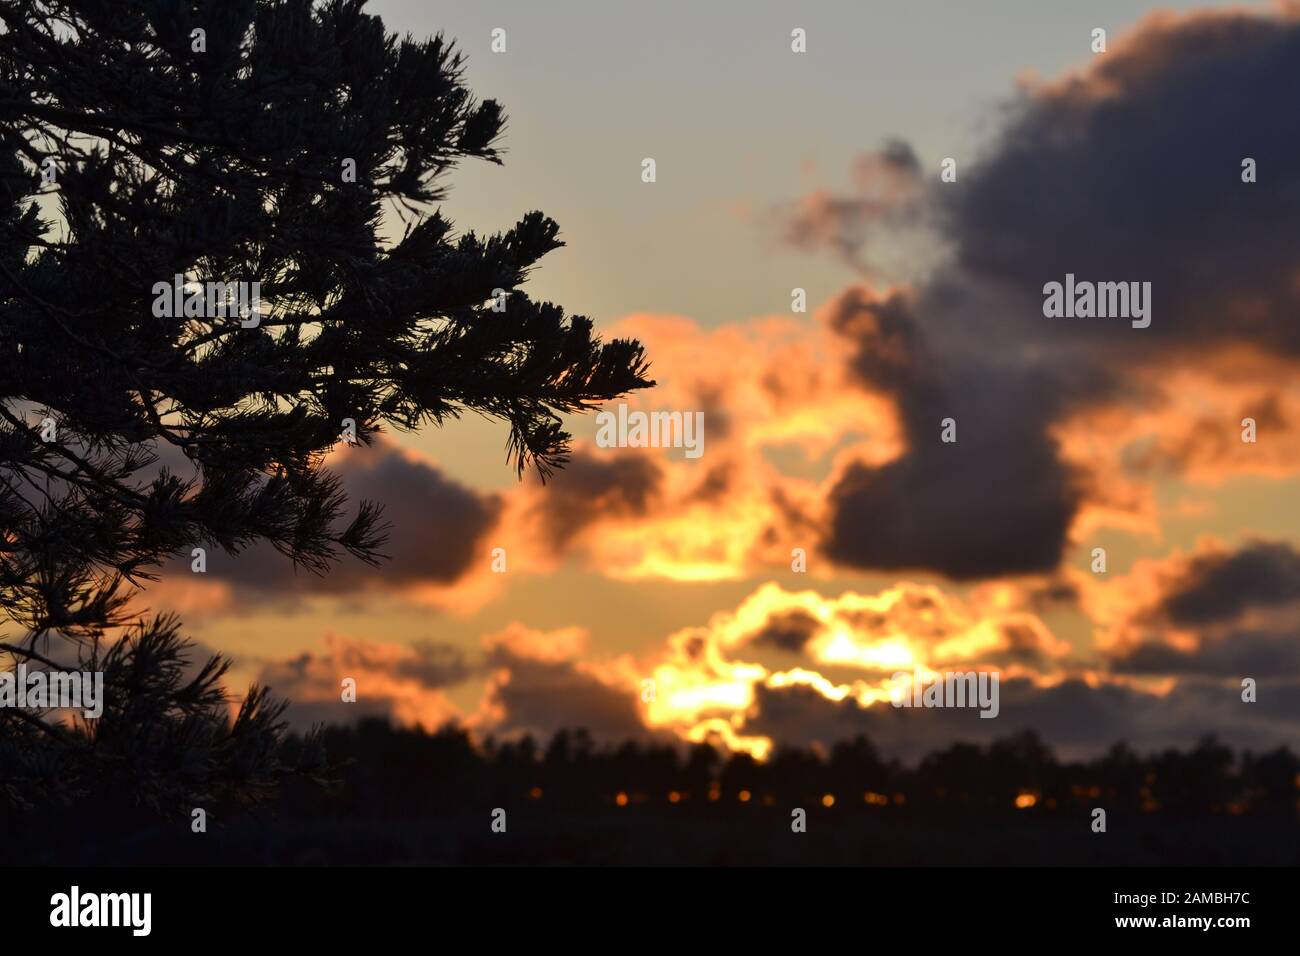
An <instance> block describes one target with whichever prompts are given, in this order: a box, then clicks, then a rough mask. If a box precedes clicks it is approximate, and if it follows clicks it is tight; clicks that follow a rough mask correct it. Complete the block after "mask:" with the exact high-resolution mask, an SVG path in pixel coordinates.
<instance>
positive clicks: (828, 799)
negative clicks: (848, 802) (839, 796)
mask: <svg viewBox="0 0 1300 956" xmlns="http://www.w3.org/2000/svg"><path fill="white" fill-rule="evenodd" d="M822 806H823V807H833V806H835V795H834V794H833V793H827V794H824V795H823V796H822Z"/></svg>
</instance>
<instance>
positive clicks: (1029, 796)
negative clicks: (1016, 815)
mask: <svg viewBox="0 0 1300 956" xmlns="http://www.w3.org/2000/svg"><path fill="white" fill-rule="evenodd" d="M1037 803H1038V794H1036V793H1029V792H1028V791H1021V793H1020V794H1019V795H1018V796H1017V797H1016V807H1017V809H1020V810H1028V809H1029V808H1030V807H1032V806H1034V805H1035V804H1037Z"/></svg>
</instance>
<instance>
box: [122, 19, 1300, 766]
mask: <svg viewBox="0 0 1300 956" xmlns="http://www.w3.org/2000/svg"><path fill="white" fill-rule="evenodd" d="M370 9H371V12H373V13H376V14H378V15H380V16H382V17H383V19H384V21H385V23H386V24H387V26H388V28H389V29H390V30H393V31H396V32H399V33H405V32H410V33H413V34H416V35H419V36H424V35H428V34H431V33H435V32H438V31H440V30H441V31H443V32H445V33H446V34H447V35H448V36H449V37H453V38H455V39H456V40H457V42H458V44H459V46H460V48H461V49H462V51H463V52H464V53H465V55H466V57H467V64H466V77H467V80H468V85H469V87H470V88H471V89H472V90H473V91H474V92H475V93H476V95H478V96H481V97H484V98H488V97H490V98H495V99H498V100H500V101H501V102H502V104H503V105H504V107H505V110H506V113H507V116H508V118H509V122H508V126H507V130H506V134H505V139H504V147H505V150H506V152H505V162H504V165H502V166H495V165H490V164H487V163H481V164H475V165H468V166H464V167H462V168H460V169H457V170H455V171H453V172H452V173H451V174H450V176H449V177H448V179H447V180H446V182H445V185H446V186H447V187H448V189H449V194H448V199H447V201H446V202H445V204H444V205H443V207H442V210H443V213H444V215H446V216H448V217H449V218H451V219H452V220H453V221H454V222H455V223H456V225H457V228H458V229H460V230H462V231H468V230H471V229H472V230H475V231H477V232H480V233H483V232H487V233H491V232H496V231H499V230H503V229H505V228H508V227H509V226H511V225H512V224H513V223H514V222H515V221H517V219H518V218H519V217H521V216H522V215H523V214H524V213H525V212H527V211H529V210H531V209H541V210H543V211H544V212H545V213H546V214H548V215H549V216H551V217H553V218H554V219H556V220H557V221H558V222H559V224H560V227H561V229H562V237H563V238H564V239H565V240H566V242H567V246H566V247H565V248H563V249H561V250H559V251H557V252H555V253H553V254H552V255H551V256H550V257H548V258H547V259H545V260H543V262H542V264H541V266H540V267H539V268H538V270H537V271H536V272H535V273H534V274H533V275H532V276H531V277H530V279H529V280H528V282H527V284H526V285H525V287H524V288H525V290H526V291H527V292H528V293H529V295H530V296H532V297H533V298H536V299H550V300H553V301H555V302H557V303H560V304H562V305H563V306H564V307H565V308H566V309H567V310H569V311H570V312H574V313H579V314H585V315H589V316H591V317H592V318H593V319H594V320H595V321H596V325H597V329H598V330H599V331H600V332H601V334H602V335H604V336H606V337H612V336H632V337H636V338H639V339H640V340H641V341H642V342H644V343H645V345H646V347H647V351H648V354H649V356H650V359H651V361H652V367H651V375H652V377H653V378H655V379H656V380H657V382H658V386H657V387H656V388H654V389H651V390H648V391H645V392H642V393H639V394H638V395H636V396H634V397H633V398H631V399H629V404H630V405H631V406H632V407H634V408H640V409H646V410H667V411H674V410H675V411H703V412H704V413H705V416H704V417H705V451H704V454H703V455H702V456H701V457H700V458H698V459H694V460H691V459H688V458H686V457H684V455H683V453H682V451H681V450H659V449H611V448H599V447H596V446H595V444H594V441H593V439H594V436H595V433H596V422H595V417H594V415H592V416H586V417H580V418H575V419H572V420H571V421H570V426H571V430H572V431H573V433H574V435H575V437H576V439H577V441H576V442H575V448H574V457H573V461H572V462H571V464H570V466H569V467H568V468H567V469H566V470H565V471H563V472H561V473H559V474H558V475H557V476H556V477H555V478H554V479H553V480H552V481H551V482H550V483H548V484H547V485H546V486H545V487H543V486H542V485H541V484H540V483H539V482H538V481H537V480H536V479H535V477H533V476H529V477H527V478H526V479H525V480H524V481H522V482H520V481H518V480H516V476H515V472H514V470H513V468H511V467H510V466H509V465H508V464H507V462H506V458H505V442H506V438H507V432H508V429H507V428H506V426H504V425H503V424H501V423H499V422H494V421H488V420H481V419H477V418H473V419H465V420H462V421H459V422H453V423H450V424H448V425H447V426H446V427H444V428H442V429H434V428H429V429H427V430H425V431H423V432H421V433H420V434H417V435H390V436H389V438H388V439H387V440H385V441H384V442H382V443H381V444H379V445H376V446H373V447H370V448H347V447H340V448H339V449H338V450H337V451H336V453H335V454H334V455H333V456H332V458H331V466H332V467H333V468H335V469H336V470H338V471H339V472H340V473H341V474H342V475H343V477H344V480H345V483H346V485H347V487H348V488H349V489H350V490H351V492H352V493H353V494H354V496H356V497H358V498H360V497H366V498H372V499H376V500H379V501H381V502H384V503H385V504H386V506H387V513H388V516H389V518H390V520H391V521H392V522H393V524H394V530H393V534H392V538H391V540H390V544H389V547H388V549H387V550H388V552H389V553H390V554H391V555H392V556H393V560H392V561H390V562H388V563H387V564H386V565H385V566H384V567H383V568H380V569H378V570H373V569H369V568H366V567H364V566H362V565H360V564H359V563H357V562H354V561H351V560H348V561H346V562H345V563H343V564H341V565H340V566H339V567H338V568H337V569H336V570H335V572H334V573H332V574H331V575H329V576H327V577H325V578H313V577H311V576H310V575H307V574H305V573H300V574H298V575H297V576H295V575H294V573H293V570H292V567H291V566H290V565H289V564H288V563H287V562H285V561H284V560H283V559H280V558H279V557H278V556H275V555H274V554H273V553H270V554H268V553H266V552H264V551H263V550H261V549H254V550H253V551H250V552H248V553H245V554H243V555H240V556H239V557H237V558H235V557H231V556H227V555H224V554H214V555H210V556H209V560H208V574H207V575H206V576H199V575H193V574H191V573H189V569H188V560H186V561H185V562H182V563H178V564H177V565H176V566H175V568H172V569H169V571H168V572H167V573H166V574H165V575H164V577H163V580H162V581H160V582H159V583H158V584H156V585H155V586H153V587H151V588H150V589H149V591H148V592H147V595H146V599H147V603H148V604H149V605H150V606H152V607H155V608H157V609H160V610H161V609H167V610H175V611H177V612H179V613H180V614H181V615H182V617H183V620H184V621H185V624H186V628H187V631H188V632H189V633H190V634H192V635H193V637H194V638H195V639H196V640H197V641H198V642H199V643H200V644H201V645H202V646H203V647H205V648H207V649H211V650H219V651H221V652H224V653H227V654H229V655H231V656H233V657H234V659H235V661H236V665H237V666H236V668H235V671H234V672H233V680H232V682H231V688H232V690H235V691H240V690H241V689H242V688H243V687H246V686H247V683H248V682H249V681H251V680H258V681H260V682H263V683H267V684H270V685H271V686H272V687H273V689H274V691H275V692H276V693H277V694H278V695H284V696H288V697H289V698H290V699H291V700H292V701H293V702H294V703H293V707H292V708H291V710H290V715H291V717H292V719H293V721H294V722H295V724H296V725H298V726H306V725H309V724H311V723H312V722H313V721H346V720H349V719H354V718H355V717H356V716H358V715H360V714H363V713H364V714H376V713H382V714H388V715H391V716H392V717H393V718H394V719H395V720H398V721H401V722H405V723H421V724H423V725H425V726H427V727H430V728H432V727H436V726H438V725H440V724H442V723H443V722H445V721H447V720H450V719H457V720H459V721H460V722H462V723H463V724H465V725H467V726H469V727H471V728H472V729H473V730H474V731H475V732H476V733H480V734H487V733H495V734H498V735H511V734H516V733H521V732H525V731H528V732H533V733H536V734H549V733H550V732H552V731H554V730H555V729H557V728H560V727H566V726H568V727H577V726H584V727H587V728H588V729H590V730H591V732H592V733H593V735H594V736H595V737H596V738H597V739H600V740H613V739H621V738H625V737H628V736H632V735H639V736H648V735H652V734H653V735H661V736H663V737H665V738H678V739H690V740H704V739H713V740H716V741H720V742H723V743H725V744H726V745H728V746H730V747H734V748H738V749H745V750H748V751H750V752H753V753H755V754H756V755H758V756H763V755H765V754H766V753H768V752H769V751H770V749H771V748H772V747H773V746H777V745H780V744H783V743H784V744H802V745H807V744H812V743H820V744H823V745H828V744H830V743H833V742H834V741H835V740H837V739H840V738H842V737H845V736H851V735H853V734H856V733H859V732H861V733H865V734H867V735H868V736H869V737H870V738H871V739H872V740H873V741H874V742H875V743H876V744H877V745H878V747H879V748H880V749H881V750H882V751H883V752H885V753H886V754H889V755H898V756H902V757H914V756H915V755H916V754H918V753H920V752H923V751H925V750H928V749H930V748H932V747H934V746H940V745H944V744H946V743H948V742H951V741H952V740H955V739H969V740H978V741H984V740H988V739H991V738H993V737H998V736H1005V735H1008V734H1010V733H1013V732H1015V731H1017V730H1020V729H1024V728H1033V729H1035V730H1037V731H1038V732H1039V733H1040V734H1041V735H1042V737H1043V738H1044V739H1045V741H1046V742H1047V743H1049V744H1050V745H1052V746H1053V747H1055V748H1056V749H1057V750H1058V752H1060V753H1061V754H1063V755H1066V756H1082V755H1091V754H1095V753H1097V752H1100V751H1102V750H1104V749H1106V748H1107V747H1108V746H1109V745H1110V744H1112V743H1114V742H1115V741H1117V740H1126V741H1129V742H1130V743H1131V744H1133V745H1134V746H1135V747H1136V748H1137V749H1139V750H1148V749H1151V748H1154V747H1159V746H1167V745H1178V746H1183V745H1186V744H1190V743H1193V742H1194V741H1195V740H1196V739H1197V738H1198V737H1199V736H1201V735H1203V734H1205V733H1209V732H1214V733H1217V734H1218V735H1219V736H1220V738H1221V739H1223V740H1225V741H1226V742H1228V743H1231V744H1233V745H1235V746H1245V747H1250V748H1254V749H1262V748H1265V747H1268V746H1274V745H1277V744H1280V743H1284V742H1290V743H1292V744H1294V742H1295V740H1296V738H1297V730H1300V694H1297V693H1296V692H1297V690H1300V630H1298V625H1300V613H1298V612H1300V505H1298V504H1297V501H1298V499H1297V495H1298V493H1300V379H1297V377H1296V371H1297V367H1298V366H1300V325H1297V320H1296V316H1297V315H1300V311H1298V307H1300V271H1298V270H1297V264H1300V231H1298V230H1297V229H1296V222H1297V221H1300V219H1298V218H1297V213H1300V128H1297V127H1296V125H1295V124H1294V123H1292V122H1289V121H1288V119H1289V117H1290V116H1291V115H1292V111H1293V109H1294V107H1293V104H1292V102H1291V100H1292V98H1293V96H1292V93H1293V86H1294V83H1295V80H1296V75H1295V65H1296V64H1297V63H1300V6H1293V7H1291V8H1290V12H1287V8H1285V7H1279V6H1277V5H1274V4H1244V5H1238V6H1234V7H1231V8H1215V7H1213V6H1212V5H1208V4H1177V3H1176V4H1154V3H1140V2H1132V0H1125V2H1121V0H1113V2H1096V3H1090V4H1086V5H1085V4H1077V3H1064V2H1041V0H1036V2H1035V0H1027V2H998V3H982V4H952V3H951V2H942V3H940V2H915V0H911V2H890V3H872V4H861V3H850V2H844V3H838V2H835V3H832V2H825V3H818V4H815V5H813V9H809V8H808V5H806V4H796V3H771V2H757V3H745V4H743V5H742V4H740V3H732V2H728V3H719V4H710V5H698V4H687V3H680V2H676V0H674V2H666V3H660V4H649V5H643V6H633V5H631V4H597V3H592V2H589V0H588V2H560V3H547V4H536V3H496V2H487V0H475V2H467V0H461V2H449V3H432V2H427V0H374V2H372V3H371V5H370ZM742 9H743V11H744V15H743V16H740V15H738V12H739V11H741V10H742ZM496 27H501V28H503V29H505V30H506V33H507V51H506V52H505V53H497V54H494V53H492V52H491V51H490V42H491V31H492V30H493V28H496ZM796 27H801V28H803V29H805V30H806V31H807V37H808V41H807V42H808V50H807V53H804V54H795V53H792V52H791V49H790V31H791V30H792V29H794V28H796ZM1096 27H1102V28H1104V29H1106V30H1107V33H1108V40H1107V50H1106V52H1104V53H1093V52H1092V50H1091V33H1092V30H1093V29H1094V28H1096ZM645 157H652V158H654V159H655V160H656V164H657V181H656V182H654V183H643V182H642V181H641V162H642V159H643V158H645ZM949 157H951V158H954V159H955V160H956V164H957V167H956V168H957V180H956V182H951V183H948V182H941V180H940V175H939V174H940V166H941V162H942V161H943V160H944V159H945V158H949ZM1247 157H1249V158H1253V159H1255V160H1256V162H1257V168H1258V181H1257V182H1254V183H1244V182H1243V181H1242V160H1243V159H1244V158H1247ZM1067 273H1073V274H1075V275H1077V276H1078V277H1079V278H1081V279H1089V280H1098V281H1149V282H1151V283H1152V290H1153V291H1152V324H1151V326H1150V328H1147V329H1133V328H1131V327H1130V325H1129V323H1128V322H1127V321H1126V320H1119V319H1100V318H1094V319H1084V318H1075V319H1064V318H1057V319H1050V318H1046V317H1044V315H1043V311H1042V298H1043V296H1042V287H1043V285H1044V283H1047V282H1051V281H1061V280H1063V279H1064V277H1065V275H1066V274H1067ZM795 288H802V289H804V290H806V294H807V302H808V308H807V311H806V312H805V313H797V312H793V311H792V310H791V290H792V289H795ZM616 404H617V403H612V404H611V406H609V407H611V408H612V407H614V406H615V405H616ZM947 417H951V418H953V419H955V420H956V423H957V425H956V427H957V442H956V443H955V444H946V443H942V442H941V441H940V429H941V425H940V422H941V420H943V419H944V418H947ZM1246 417H1250V418H1253V419H1255V420H1256V422H1257V441H1255V442H1254V443H1246V442H1243V441H1242V440H1241V434H1242V426H1241V422H1242V419H1243V418H1246ZM494 548H504V549H505V553H506V561H507V568H508V570H507V571H506V572H505V573H494V572H493V570H492V566H491V565H492V551H493V549H494ZM796 548H800V549H803V550H804V551H805V552H806V555H807V571H806V573H797V572H794V571H792V570H791V555H792V550H793V549H796ZM1096 548H1104V549H1105V550H1106V564H1107V568H1106V573H1104V574H1098V573H1094V572H1093V571H1092V570H1091V568H1092V564H1093V557H1092V555H1093V551H1094V549H1096ZM913 666H923V667H927V668H933V669H936V670H940V671H942V670H972V669H988V668H996V669H999V670H1000V671H1001V675H1002V704H1001V713H1000V715H999V717H998V718H997V719H994V720H981V719H979V718H978V717H977V714H976V712H974V711H919V712H917V711H908V710H899V709H896V708H893V707H891V706H890V705H889V703H888V691H889V685H888V679H889V677H890V675H892V674H893V673H894V672H896V671H899V670H906V669H911V668H912V667H913ZM345 677H353V678H355V679H356V680H357V683H358V701H357V703H355V704H345V703H342V702H341V701H340V699H339V684H340V681H341V680H342V679H343V678H345ZM1245 677H1251V678H1254V679H1255V680H1257V681H1258V685H1259V700H1258V702H1257V703H1253V704H1248V703H1243V702H1242V700H1241V680H1242V679H1243V678H1245ZM647 679H649V680H653V681H654V685H653V686H654V694H653V700H652V701H649V702H646V701H643V700H642V696H643V695H642V692H643V689H644V687H645V686H646V685H645V684H644V683H643V682H644V681H646V680H647Z"/></svg>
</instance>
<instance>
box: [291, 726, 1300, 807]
mask: <svg viewBox="0 0 1300 956" xmlns="http://www.w3.org/2000/svg"><path fill="white" fill-rule="evenodd" d="M321 742H322V743H323V745H324V748H325V750H326V752H328V753H329V754H330V755H331V757H332V758H334V759H337V760H339V761H341V762H342V763H341V766H342V767H343V771H342V773H343V776H342V778H341V781H340V786H339V788H338V789H337V790H336V791H335V792H334V793H333V794H332V795H330V796H329V797H327V798H325V799H326V802H327V803H329V804H332V805H333V806H335V807H337V808H338V809H339V810H341V811H343V812H346V813H349V814H358V815H361V816H388V815H392V814H412V813H414V814H419V813H421V812H422V811H423V810H426V809H429V808H435V807H441V806H446V805H449V804H451V805H458V806H463V805H465V804H467V803H469V804H477V805H483V806H486V805H492V806H503V807H509V806H518V805H520V804H523V803H526V802H532V803H537V804H539V805H541V804H554V805H557V806H562V807H564V808H566V809H573V808H577V807H588V808H591V807H599V806H613V807H619V808H626V807H635V806H640V805H647V804H649V805H663V806H671V807H676V808H677V809H679V810H680V811H681V812H696V811H702V810H707V809H708V808H710V807H717V806H725V807H726V808H727V809H728V811H729V812H730V811H731V810H732V809H734V807H735V806H736V805H737V804H747V803H748V804H752V805H754V806H776V807H782V808H787V809H788V808H792V807H820V808H824V809H831V810H836V811H843V812H849V811H854V810H856V811H861V812H890V813H908V814H920V815H929V814H936V813H937V814H952V813H962V812H971V813H987V812H995V813H996V812H1003V811H1006V812H1010V813H1016V812H1024V811H1032V812H1036V813H1044V812H1046V813H1051V812H1066V811H1070V812H1073V811H1074V810H1075V809H1077V808H1079V807H1094V806H1101V807H1105V808H1107V809H1108V810H1109V811H1112V812H1119V813H1125V812H1130V811H1131V812H1141V813H1160V814H1163V815H1166V816H1174V817H1189V816H1199V815H1213V814H1228V815H1246V814H1249V815H1260V816H1267V817H1271V818H1286V819H1292V820H1294V819H1295V818H1296V816H1297V809H1298V808H1300V758H1298V757H1297V756H1296V755H1295V754H1293V753H1292V752H1291V751H1290V750H1289V749H1287V748H1278V749H1276V750H1272V751H1269V752H1267V753H1260V754H1256V753H1252V752H1250V751H1245V752H1243V753H1240V754H1235V753H1234V752H1233V751H1232V750H1231V749H1230V748H1228V747H1226V746H1224V745H1223V744H1221V743H1220V742H1218V741H1217V740H1216V739H1215V738H1214V737H1206V738H1204V739H1202V740H1201V741H1200V742H1199V743H1197V744H1196V745H1195V746H1194V747H1192V748H1190V749H1188V750H1186V751H1178V750H1174V749H1168V750H1164V751H1160V752H1157V753H1153V754H1150V755H1147V756H1140V755H1138V754H1137V753H1135V752H1134V751H1133V750H1132V749H1131V748H1130V747H1129V746H1128V745H1126V744H1124V743H1117V744H1115V745H1114V746H1113V747H1112V748H1111V749H1110V750H1109V751H1108V752H1107V753H1106V754H1104V755H1103V756H1100V757H1098V758H1096V759H1093V760H1088V761H1066V762H1062V761H1059V760H1057V759H1056V757H1055V756H1054V755H1053V753H1052V752H1051V750H1050V749H1049V748H1048V747H1047V746H1045V745H1044V744H1043V742H1042V741H1041V740H1040V739H1039V738H1038V737H1037V735H1036V734H1034V733H1033V732H1032V731H1026V732H1023V733H1020V734H1016V735H1013V736H1009V737H1006V738H1004V739H1001V740H997V741H995V742H993V743H992V744H990V745H988V746H985V747H982V746H978V745H975V744H970V743H961V742H958V743H953V744H951V745H950V746H948V747H946V748H944V749H942V750H939V751H935V752H933V753H931V754H929V755H927V756H926V757H924V758H923V759H922V760H920V761H919V762H918V763H917V764H916V765H915V766H905V765H904V764H902V763H901V762H900V761H898V760H886V759H884V758H883V757H882V756H881V755H880V753H879V752H878V751H877V749H876V747H875V746H874V745H873V744H872V743H871V742H870V741H869V740H867V739H866V738H865V737H863V736H858V737H855V738H853V739H850V740H845V741H841V742H839V743H836V744H835V745H834V746H832V747H830V748H829V749H828V750H827V751H826V752H825V753H818V752H817V751H815V750H812V749H803V748H784V749H778V750H776V751H775V753H774V754H773V756H772V757H771V759H770V760H768V761H766V762H761V763H760V762H758V761H756V760H755V759H754V758H753V757H751V756H750V755H749V754H745V753H727V752H725V751H722V750H719V749H717V748H715V747H713V746H711V745H709V744H707V743H705V744H694V745H690V746H689V747H685V748H683V747H682V746H678V745H674V744H671V743H662V744H656V743H641V742H637V741H626V742H624V743H621V744H618V745H606V746H598V745H597V744H596V743H595V742H594V741H593V740H592V738H591V737H590V735H589V734H587V733H586V732H585V731H583V730H580V729H579V730H561V731H559V732H558V733H556V734H555V735H554V736H553V737H552V738H551V739H550V741H549V742H545V743H542V742H539V741H538V740H536V739H535V738H533V737H531V736H525V737H522V738H520V739H518V740H509V741H498V740H494V739H492V738H488V739H486V740H484V741H483V742H482V743H481V744H479V745H476V744H475V742H474V741H473V739H472V737H471V736H470V734H469V733H468V732H467V731H466V730H464V729H462V728H459V727H456V726H454V725H449V726H447V727H445V728H443V729H441V730H439V731H437V732H434V733H430V732H427V731H424V730H421V729H419V728H404V727H395V726H392V725H390V724H389V723H388V722H386V721H384V720H381V719H375V718H371V719H367V720H364V721H362V722H360V723H358V724H356V725H353V726H332V727H328V728H325V730H324V732H323V734H322V739H321ZM288 746H289V747H295V746H298V742H297V740H296V739H291V740H290V741H289V742H288Z"/></svg>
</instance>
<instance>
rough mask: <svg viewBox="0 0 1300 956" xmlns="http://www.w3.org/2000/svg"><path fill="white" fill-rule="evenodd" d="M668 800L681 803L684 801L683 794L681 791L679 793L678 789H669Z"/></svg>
mask: <svg viewBox="0 0 1300 956" xmlns="http://www.w3.org/2000/svg"><path fill="white" fill-rule="evenodd" d="M668 802H669V803H681V802H682V795H681V794H680V793H678V792H677V791H676V790H670V791H668Z"/></svg>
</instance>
